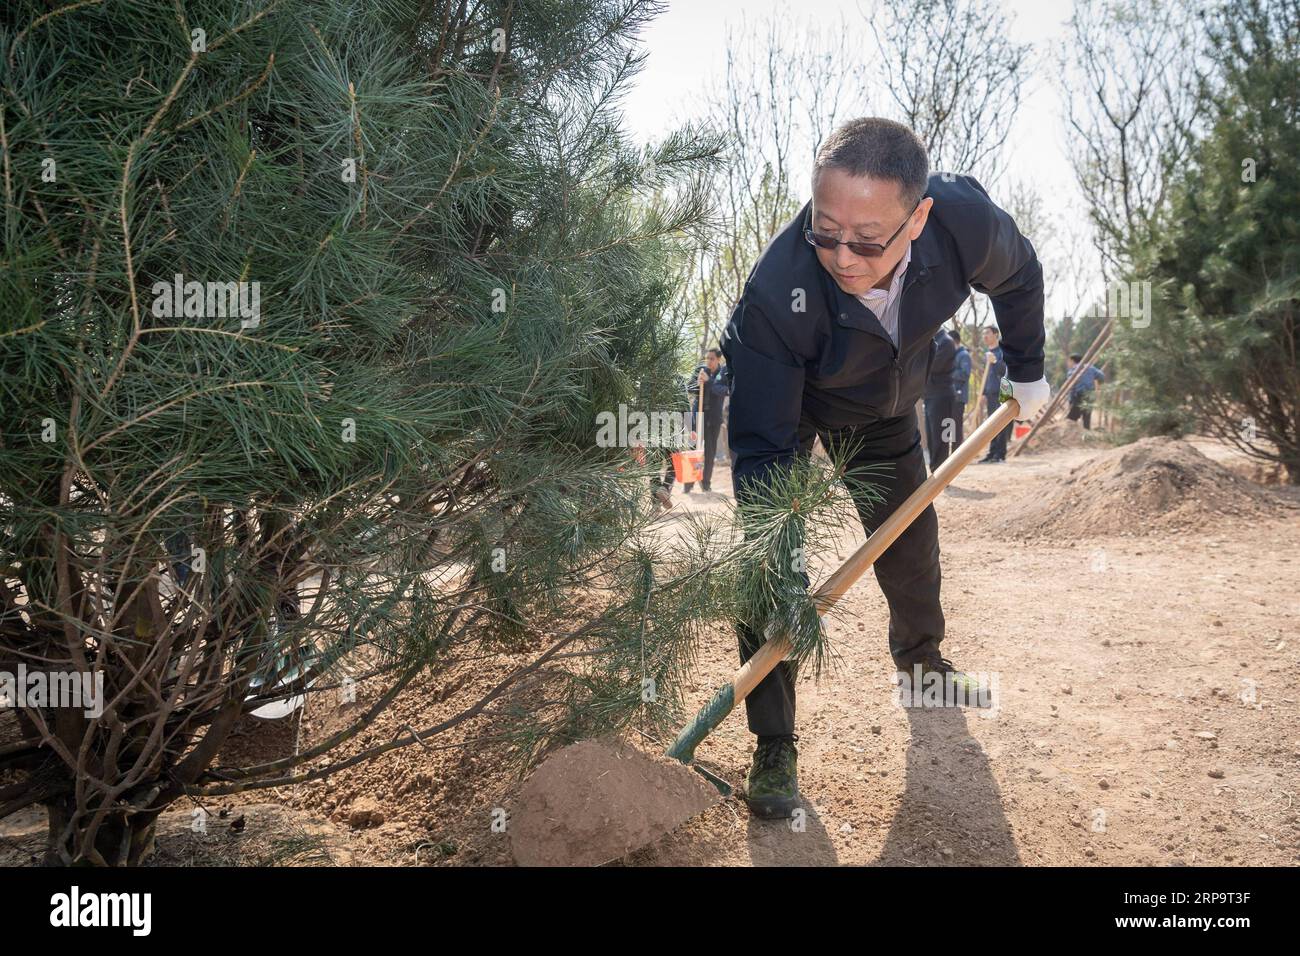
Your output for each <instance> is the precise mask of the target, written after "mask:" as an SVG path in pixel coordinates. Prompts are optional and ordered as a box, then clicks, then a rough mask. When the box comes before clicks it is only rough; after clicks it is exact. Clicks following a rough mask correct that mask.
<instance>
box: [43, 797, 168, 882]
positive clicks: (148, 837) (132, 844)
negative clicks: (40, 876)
mask: <svg viewBox="0 0 1300 956" xmlns="http://www.w3.org/2000/svg"><path fill="white" fill-rule="evenodd" d="M74 799H75V798H74V797H71V796H68V797H63V798H60V799H58V800H55V801H53V802H51V803H48V804H46V809H47V810H48V811H49V814H50V821H49V830H48V833H47V836H46V841H45V865H46V866H139V865H140V864H141V863H143V862H145V861H146V860H148V859H149V857H151V856H152V855H153V851H154V835H155V831H156V830H157V826H158V815H157V813H140V812H138V811H137V812H133V813H127V812H125V811H118V812H114V813H110V814H108V815H107V816H106V817H105V818H104V821H103V823H101V824H100V826H99V828H98V829H97V830H96V832H95V836H94V841H93V845H92V844H91V843H88V842H87V836H88V835H87V833H86V826H87V824H89V822H90V820H91V819H92V818H93V816H94V814H82V815H81V816H80V817H78V818H77V819H76V820H75V821H74V823H73V826H72V828H71V829H69V827H68V823H69V821H70V820H73V817H74V816H75V814H76V810H75V804H74Z"/></svg>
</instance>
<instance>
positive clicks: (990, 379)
mask: <svg viewBox="0 0 1300 956" xmlns="http://www.w3.org/2000/svg"><path fill="white" fill-rule="evenodd" d="M993 355H994V356H995V357H996V358H997V361H996V362H994V363H993V364H992V365H990V366H989V373H988V375H985V376H984V394H985V395H992V396H993V397H994V398H997V397H998V392H999V391H1000V390H1001V388H1002V376H1004V375H1006V374H1007V360H1006V352H1005V350H1003V348H1002V346H1001V345H995V346H993ZM985 361H987V359H985ZM1015 381H1017V382H1019V381H1021V380H1020V379H1018V378H1017V379H1015ZM1035 381H1037V379H1035Z"/></svg>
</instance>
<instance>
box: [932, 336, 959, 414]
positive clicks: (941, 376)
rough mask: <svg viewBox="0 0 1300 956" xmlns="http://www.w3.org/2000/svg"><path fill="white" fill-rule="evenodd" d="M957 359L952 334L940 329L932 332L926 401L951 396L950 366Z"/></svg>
mask: <svg viewBox="0 0 1300 956" xmlns="http://www.w3.org/2000/svg"><path fill="white" fill-rule="evenodd" d="M956 359H957V346H956V345H955V344H953V341H952V336H950V335H949V334H948V333H947V332H946V331H944V330H943V329H940V330H939V331H938V332H936V333H934V357H933V358H932V359H931V360H930V375H929V377H928V378H927V379H926V383H925V398H926V400H927V401H934V400H936V399H940V398H943V399H948V398H952V366H953V363H954V362H955V361H956Z"/></svg>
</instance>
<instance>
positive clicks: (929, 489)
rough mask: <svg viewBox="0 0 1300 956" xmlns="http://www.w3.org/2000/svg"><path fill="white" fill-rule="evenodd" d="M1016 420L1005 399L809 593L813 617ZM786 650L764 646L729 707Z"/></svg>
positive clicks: (781, 640)
mask: <svg viewBox="0 0 1300 956" xmlns="http://www.w3.org/2000/svg"><path fill="white" fill-rule="evenodd" d="M1019 414H1020V403H1019V402H1017V401H1016V400H1015V399H1014V398H1011V399H1008V400H1007V401H1006V402H1004V403H1003V404H1002V405H1000V406H999V407H998V410H997V411H996V412H994V413H993V414H992V415H991V416H989V418H988V419H986V420H985V422H984V424H982V425H980V427H979V428H977V429H976V430H975V432H974V434H972V435H971V436H970V437H969V438H967V439H966V440H965V441H964V442H962V443H961V444H960V445H958V446H957V448H956V449H955V450H954V451H953V453H952V454H951V455H950V456H949V457H948V459H947V460H946V461H945V462H944V463H943V464H942V465H940V466H939V469H938V470H937V471H936V472H935V473H934V474H933V475H931V476H930V477H929V478H927V479H926V480H925V482H924V483H923V484H922V485H921V486H920V487H919V488H917V489H916V490H915V491H914V492H912V493H911V494H910V495H908V496H907V500H906V501H904V502H903V503H902V504H901V505H899V506H898V508H897V510H895V511H894V513H893V514H891V515H890V516H889V517H888V518H886V519H885V520H884V522H882V523H881V525H880V527H879V528H877V529H876V530H875V531H874V532H872V534H871V537H869V538H867V540H866V541H865V542H864V543H863V545H862V547H860V548H858V550H857V551H855V552H854V553H853V555H852V556H851V557H850V558H849V559H848V560H847V561H845V562H844V563H843V564H842V565H840V569H839V570H838V571H836V572H835V573H834V574H832V575H831V576H830V577H829V578H827V579H826V581H825V583H823V584H822V586H821V587H819V588H818V589H817V590H816V591H815V592H814V593H813V601H815V602H816V604H817V613H818V614H824V613H826V612H827V611H828V610H830V609H831V608H832V607H834V606H835V605H836V604H837V603H838V602H839V600H840V598H842V597H843V596H844V594H845V592H847V591H848V589H849V588H851V587H853V585H854V584H855V583H856V582H857V580H858V578H860V577H862V575H864V574H866V573H867V568H869V567H871V566H872V565H873V564H875V563H876V559H877V558H879V557H880V556H881V555H882V554H884V553H885V551H886V549H888V548H889V546H890V545H891V544H893V543H894V541H895V540H896V539H897V538H898V536H899V535H900V534H902V533H903V532H904V531H906V530H907V528H908V526H909V525H911V523H912V522H913V521H915V520H916V517H917V515H919V514H920V513H921V512H922V511H924V510H925V509H926V508H927V507H929V506H930V503H931V502H933V501H934V499H935V498H938V497H939V495H940V494H941V493H942V492H943V489H945V488H947V487H948V485H949V484H951V483H952V480H953V479H954V478H956V477H957V475H958V474H959V473H960V472H961V470H962V469H963V468H965V467H966V466H967V465H968V464H970V462H971V459H972V458H974V457H975V456H976V455H978V454H979V453H980V452H981V451H982V450H983V449H984V447H985V446H986V445H987V444H988V443H989V442H991V441H992V440H993V436H994V435H996V434H997V433H998V432H1000V431H1002V429H1004V428H1006V427H1007V425H1009V424H1011V422H1013V421H1014V420H1015V418H1016V416H1017V415H1019ZM791 650H793V646H792V645H791V644H790V639H789V638H788V637H786V636H785V635H774V636H773V637H771V638H769V639H768V640H767V641H765V642H764V644H763V646H762V647H760V648H759V649H758V651H757V652H756V653H755V654H754V656H752V657H751V658H750V659H749V660H747V661H745V663H744V664H742V665H741V667H740V669H739V670H738V671H736V674H735V676H734V677H733V678H732V679H731V685H732V689H733V699H734V703H733V706H734V704H739V703H740V702H741V701H742V700H744V699H745V698H746V697H748V696H749V692H750V691H752V690H753V689H754V688H755V687H757V686H758V685H759V682H761V681H762V680H763V678H764V677H766V676H767V675H768V674H769V673H771V671H772V669H773V668H774V667H776V665H777V664H778V663H780V662H781V661H782V660H783V659H785V657H786V656H787V655H788V654H789V653H790V651H791Z"/></svg>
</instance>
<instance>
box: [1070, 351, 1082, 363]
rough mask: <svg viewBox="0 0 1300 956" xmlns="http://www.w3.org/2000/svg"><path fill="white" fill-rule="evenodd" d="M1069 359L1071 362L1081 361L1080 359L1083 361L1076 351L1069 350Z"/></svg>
mask: <svg viewBox="0 0 1300 956" xmlns="http://www.w3.org/2000/svg"><path fill="white" fill-rule="evenodd" d="M1070 361H1071V362H1082V361H1083V356H1082V355H1080V354H1079V353H1078V352H1071V353H1070Z"/></svg>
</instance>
